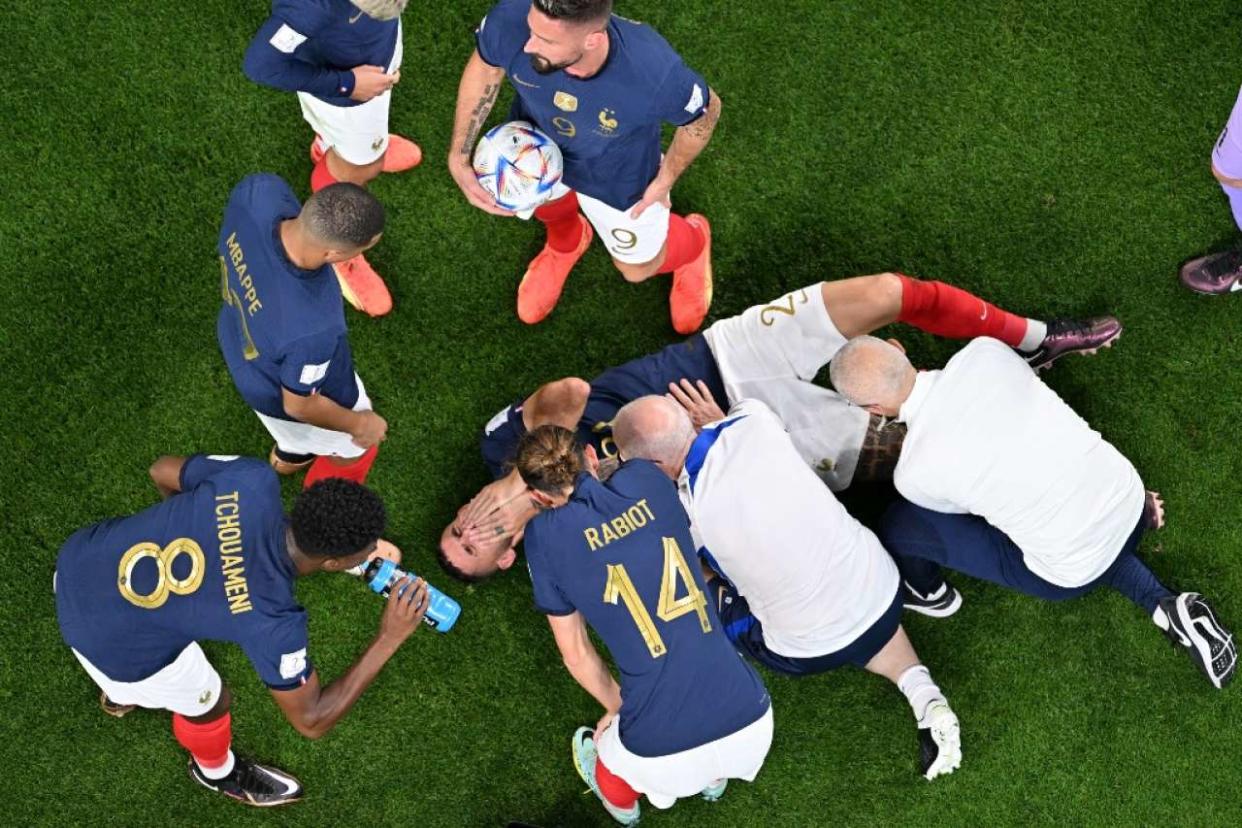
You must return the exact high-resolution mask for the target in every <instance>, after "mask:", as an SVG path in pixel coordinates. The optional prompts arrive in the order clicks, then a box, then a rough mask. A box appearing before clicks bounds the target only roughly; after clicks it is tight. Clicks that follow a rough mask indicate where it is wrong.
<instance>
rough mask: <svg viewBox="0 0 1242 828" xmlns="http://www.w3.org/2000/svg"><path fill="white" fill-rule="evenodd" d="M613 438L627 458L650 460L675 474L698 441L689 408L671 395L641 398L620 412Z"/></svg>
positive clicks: (614, 424)
mask: <svg viewBox="0 0 1242 828" xmlns="http://www.w3.org/2000/svg"><path fill="white" fill-rule="evenodd" d="M612 438H613V439H614V440H616V441H617V449H618V450H619V451H620V452H621V456H622V457H624V458H625V459H627V460H636V459H642V460H650V461H652V462H653V463H656V464H657V465H659V466H660V467H661V468H662V469H664V471H665V473H666V474H668V476H669V477H675V476H677V475H678V474H680V473H681V467H682V464H683V463H684V462H685V459H686V451H687V450H688V449H689V447H690V443H691V442H692V441H693V440H694V424H693V423H691V422H690V415H689V414H687V413H686V410H685V409H684V408H682V407H681V406H680V405H678V404H677V403H675V402H673V401H672V400H670V399H669V398H668V397H660V396H654V395H653V396H650V397H639V398H638V399H636V400H634V401H633V402H631V403H629V404H627V405H625V406H624V407H622V409H621V410H620V411H618V412H617V418H616V419H615V420H613V423H612Z"/></svg>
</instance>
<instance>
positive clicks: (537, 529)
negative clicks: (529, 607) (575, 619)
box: [526, 520, 577, 615]
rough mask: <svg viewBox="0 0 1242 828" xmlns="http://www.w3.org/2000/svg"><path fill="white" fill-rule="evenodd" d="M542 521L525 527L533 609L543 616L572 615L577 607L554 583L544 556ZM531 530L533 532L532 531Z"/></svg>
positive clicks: (543, 526)
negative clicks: (533, 602)
mask: <svg viewBox="0 0 1242 828" xmlns="http://www.w3.org/2000/svg"><path fill="white" fill-rule="evenodd" d="M544 529H546V524H545V523H544V521H539V520H534V521H531V522H530V523H529V524H527V526H526V570H527V572H529V573H530V582H531V586H532V587H533V593H534V600H535V609H537V610H539V611H540V612H541V613H543V614H544V615H572V614H573V613H574V612H576V611H577V607H575V606H574V605H573V603H572V602H571V601H570V600H569V598H567V597H566V596H565V593H564V592H562V591H561V588H560V586H558V585H557V583H556V573H555V572H554V570H553V568H552V566H551V564H550V563H549V562H548V560H547V558H546V557H545V555H544V552H545V551H546V549H547V548H548V547H547V545H546V544H547V543H548V542H549V541H551V542H555V541H553V540H552V539H551V538H548V537H547V533H546V532H545V531H543V530H544ZM532 530H533V531H532Z"/></svg>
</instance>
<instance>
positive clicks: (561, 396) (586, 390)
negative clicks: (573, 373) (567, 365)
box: [547, 377, 591, 410]
mask: <svg viewBox="0 0 1242 828" xmlns="http://www.w3.org/2000/svg"><path fill="white" fill-rule="evenodd" d="M547 391H548V393H547V400H548V404H549V406H550V407H552V408H557V409H561V410H565V409H574V408H578V407H581V406H584V405H586V400H587V397H588V396H589V395H590V393H591V383H589V382H587V381H586V380H584V379H579V378H578V377H565V378H564V379H559V380H557V381H556V382H553V383H550V384H549V385H548V387H547Z"/></svg>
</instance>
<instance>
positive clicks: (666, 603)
mask: <svg viewBox="0 0 1242 828" xmlns="http://www.w3.org/2000/svg"><path fill="white" fill-rule="evenodd" d="M679 578H680V580H682V581H684V582H685V584H686V594H685V595H683V596H682V597H681V598H678V597H677V581H678V579H679ZM618 599H619V600H620V601H622V602H623V603H624V604H625V608H626V609H628V610H629V611H630V616H631V617H632V618H633V619H634V624H635V626H637V627H638V631H639V633H641V634H642V637H643V641H645V642H646V643H647V649H648V650H650V651H651V657H652V658H659V657H660V656H662V655H664V654H665V653H666V652H668V648H667V647H666V646H665V645H664V639H663V638H662V637H661V636H660V631H659V630H657V629H656V625H655V621H654V620H652V618H651V613H649V612H647V608H646V607H645V606H643V602H642V598H640V597H639V595H638V590H636V589H635V588H634V582H633V581H632V580H630V575H629V573H628V572H626V571H625V564H609V565H608V580H607V582H606V583H605V584H604V602H605V603H608V604H616V603H617V601H618ZM690 612H694V613H697V614H698V616H699V624H700V626H701V627H702V628H703V632H705V633H708V632H711V631H712V623H711V619H709V618H708V616H707V596H705V595H704V594H703V592H702V591H701V590H700V589H699V588H698V585H697V584H696V583H695V581H694V571H693V570H691V569H690V565H689V564H688V563H686V557H685V556H684V555H683V554H681V547H680V546H678V545H677V540H676V539H675V538H664V575H663V577H662V578H661V579H660V602H659V604H658V605H657V607H656V617H658V618H659V619H660V620H661V621H666V622H667V621H673V620H675V619H677V618H680V617H681V616H683V615H685V614H686V613H690Z"/></svg>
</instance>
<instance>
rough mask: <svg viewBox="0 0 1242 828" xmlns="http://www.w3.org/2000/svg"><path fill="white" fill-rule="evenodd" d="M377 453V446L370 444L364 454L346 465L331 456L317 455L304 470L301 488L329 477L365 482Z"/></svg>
mask: <svg viewBox="0 0 1242 828" xmlns="http://www.w3.org/2000/svg"><path fill="white" fill-rule="evenodd" d="M377 454H379V446H371V447H370V448H369V449H367V452H366V454H364V455H362V456H361V457H359V458H358V459H357V460H355V461H354V462H352V463H349V464H347V465H341V464H339V463H337V462H335V461H334V460H333V459H332V458H331V457H317V458H315V462H314V463H311V467H310V469H309V470H308V471H307V472H306V479H305V480H303V481H302V488H303V489H309V488H310V487H311V486H313V485H315V484H316V483H318V482H319V481H320V480H327V479H328V478H329V477H343V478H345V479H346V480H352V481H354V482H355V483H358V484H362V483H366V482H367V473H368V472H370V471H371V465H372V464H373V463H374V462H375V455H377Z"/></svg>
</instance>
